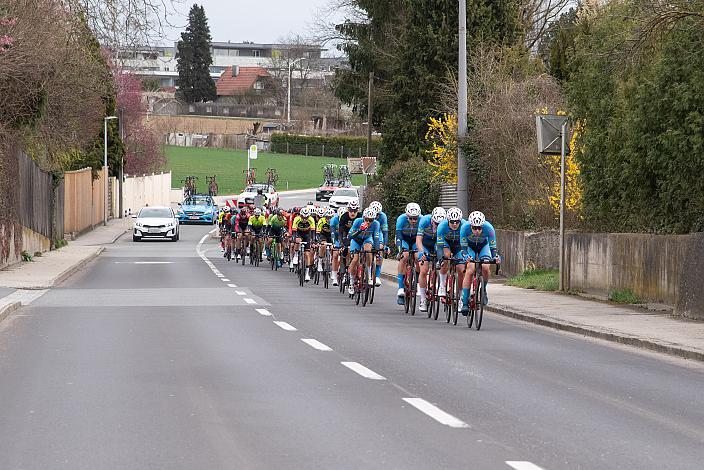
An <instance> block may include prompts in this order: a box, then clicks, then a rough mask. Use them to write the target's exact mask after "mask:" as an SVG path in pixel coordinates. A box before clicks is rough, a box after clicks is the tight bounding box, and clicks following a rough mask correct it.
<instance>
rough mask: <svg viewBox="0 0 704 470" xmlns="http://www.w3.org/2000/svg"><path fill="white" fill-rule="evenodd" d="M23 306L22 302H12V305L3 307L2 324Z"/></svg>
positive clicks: (1, 310) (1, 311)
mask: <svg viewBox="0 0 704 470" xmlns="http://www.w3.org/2000/svg"><path fill="white" fill-rule="evenodd" d="M21 306H22V303H21V302H12V303H10V304H7V305H3V306H2V307H0V323H2V321H3V320H4V319H5V318H7V316H8V315H9V314H10V313H12V312H14V311H15V310H17V309H18V308H20V307H21Z"/></svg>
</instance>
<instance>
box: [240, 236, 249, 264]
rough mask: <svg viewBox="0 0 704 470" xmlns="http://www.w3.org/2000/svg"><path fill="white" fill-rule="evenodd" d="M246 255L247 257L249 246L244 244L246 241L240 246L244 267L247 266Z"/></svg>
mask: <svg viewBox="0 0 704 470" xmlns="http://www.w3.org/2000/svg"><path fill="white" fill-rule="evenodd" d="M246 255H247V246H246V245H245V244H244V241H243V242H242V245H241V246H240V256H242V266H244V265H245V258H246Z"/></svg>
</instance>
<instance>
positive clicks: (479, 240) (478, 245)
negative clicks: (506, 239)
mask: <svg viewBox="0 0 704 470" xmlns="http://www.w3.org/2000/svg"><path fill="white" fill-rule="evenodd" d="M460 239H461V240H462V249H465V250H466V249H467V248H469V249H471V250H472V251H474V252H475V253H479V252H480V251H482V248H484V247H485V246H486V245H489V248H490V249H491V257H492V258H494V257H496V231H495V230H494V227H493V225H491V224H490V223H489V222H484V225H482V231H481V232H480V233H478V234H476V235H475V234H474V232H472V226H471V224H469V222H468V223H467V224H466V225H463V226H462V233H461V235H460Z"/></svg>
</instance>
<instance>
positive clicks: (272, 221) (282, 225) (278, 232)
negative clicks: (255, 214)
mask: <svg viewBox="0 0 704 470" xmlns="http://www.w3.org/2000/svg"><path fill="white" fill-rule="evenodd" d="M273 212H274V213H273V214H271V216H270V217H269V220H268V221H267V223H266V229H267V235H268V238H267V240H266V246H267V248H266V249H267V252H268V251H269V247H270V246H271V242H272V240H274V239H276V244H277V245H276V248H277V250H278V252H279V253H278V255H279V256H278V265H279V266H278V267H281V260H282V259H283V254H282V252H283V250H282V248H283V247H282V245H281V244H282V243H283V235H284V231H285V230H286V225H287V220H286V217H284V211H283V209H276V210H275V211H273ZM267 256H271V253H268V254H267Z"/></svg>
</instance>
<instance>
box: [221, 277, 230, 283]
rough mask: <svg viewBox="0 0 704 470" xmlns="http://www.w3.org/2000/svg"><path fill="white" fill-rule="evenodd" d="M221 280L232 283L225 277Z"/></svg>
mask: <svg viewBox="0 0 704 470" xmlns="http://www.w3.org/2000/svg"><path fill="white" fill-rule="evenodd" d="M220 280H221V281H222V282H230V280H229V279H227V278H224V277H221V278H220Z"/></svg>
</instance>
